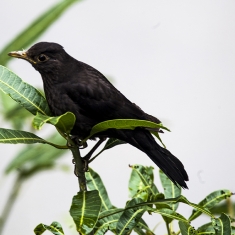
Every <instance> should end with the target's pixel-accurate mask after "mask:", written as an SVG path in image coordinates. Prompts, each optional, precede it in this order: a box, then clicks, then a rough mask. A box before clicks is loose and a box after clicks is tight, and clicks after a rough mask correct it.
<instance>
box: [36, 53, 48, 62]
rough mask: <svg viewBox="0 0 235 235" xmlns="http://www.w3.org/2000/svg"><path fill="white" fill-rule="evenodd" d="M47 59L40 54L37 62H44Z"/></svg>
mask: <svg viewBox="0 0 235 235" xmlns="http://www.w3.org/2000/svg"><path fill="white" fill-rule="evenodd" d="M48 59H49V58H48V57H47V56H46V55H44V54H41V55H39V56H38V60H39V61H40V62H44V61H46V60H48Z"/></svg>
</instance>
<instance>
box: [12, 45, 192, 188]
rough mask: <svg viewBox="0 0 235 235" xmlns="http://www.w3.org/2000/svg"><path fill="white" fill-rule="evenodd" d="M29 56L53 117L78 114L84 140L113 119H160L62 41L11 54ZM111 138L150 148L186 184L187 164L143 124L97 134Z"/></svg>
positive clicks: (77, 128)
mask: <svg viewBox="0 0 235 235" xmlns="http://www.w3.org/2000/svg"><path fill="white" fill-rule="evenodd" d="M9 55H10V56H13V57H17V58H21V59H25V60H27V61H29V62H30V63H31V64H32V66H33V67H34V68H35V69H36V70H37V71H38V72H39V73H40V74H41V76H42V80H43V84H44V91H45V95H46V99H47V102H48V105H49V107H50V110H51V112H52V114H53V115H55V116H58V115H62V114H64V113H65V112H68V111H70V112H73V113H74V114H75V116H76V123H75V126H74V128H73V130H72V132H71V134H72V135H75V136H77V137H78V138H79V139H83V138H85V137H87V136H88V135H89V133H90V130H91V128H92V127H93V126H94V125H96V124H97V123H99V122H102V121H106V120H111V119H140V120H148V121H152V122H155V123H160V121H159V120H158V119H157V118H155V117H153V116H151V115H149V114H146V113H145V112H144V111H143V110H141V109H140V108H139V107H138V106H137V105H135V104H134V103H132V102H130V101H129V100H128V99H127V98H126V97H125V96H124V95H123V94H122V93H121V92H120V91H118V90H117V89H116V88H115V87H114V86H113V85H112V84H111V83H110V82H109V81H108V80H107V79H106V77H105V76H104V75H103V74H101V73H100V72H99V71H97V70H96V69H94V68H93V67H91V66H89V65H87V64H85V63H83V62H80V61H77V60H76V59H74V58H73V57H71V56H70V55H69V54H67V53H66V52H65V50H64V49H63V47H62V46H61V45H59V44H57V43H48V42H40V43H37V44H35V45H34V46H32V47H31V48H30V49H29V50H28V51H18V52H11V53H9ZM102 136H108V137H113V138H117V139H120V140H123V141H125V142H127V143H129V144H131V145H133V146H135V147H136V148H138V149H140V150H141V151H143V152H145V153H146V154H147V155H148V156H149V157H150V158H151V160H152V161H153V162H154V163H155V164H156V165H158V166H159V168H161V169H162V171H163V172H164V173H165V174H166V175H167V176H168V177H169V178H170V179H171V180H172V181H173V182H174V183H175V184H178V185H180V186H181V187H183V188H187V185H186V183H185V181H187V180H188V175H187V173H186V171H185V169H184V166H183V164H182V163H181V162H180V161H179V160H178V159H177V158H176V157H175V156H174V155H172V154H171V153H170V152H169V151H168V150H167V149H165V148H162V147H161V146H159V145H158V143H157V142H156V141H155V139H154V138H153V136H152V135H151V134H150V132H149V131H148V130H146V129H144V128H136V129H135V130H115V129H110V130H108V131H106V132H105V133H101V134H98V135H97V137H102Z"/></svg>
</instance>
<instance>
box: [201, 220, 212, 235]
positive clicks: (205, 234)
mask: <svg viewBox="0 0 235 235" xmlns="http://www.w3.org/2000/svg"><path fill="white" fill-rule="evenodd" d="M197 234H198V235H210V234H215V230H214V227H213V225H212V223H207V224H204V225H202V226H200V227H199V228H198V229H197Z"/></svg>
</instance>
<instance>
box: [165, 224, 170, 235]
mask: <svg viewBox="0 0 235 235" xmlns="http://www.w3.org/2000/svg"><path fill="white" fill-rule="evenodd" d="M166 229H167V234H168V235H171V230H170V228H169V224H168V223H167V222H166Z"/></svg>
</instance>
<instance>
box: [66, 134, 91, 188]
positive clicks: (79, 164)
mask: <svg viewBox="0 0 235 235" xmlns="http://www.w3.org/2000/svg"><path fill="white" fill-rule="evenodd" d="M68 144H69V149H70V150H71V152H72V154H73V159H74V162H75V175H76V176H77V177H78V184H79V188H80V192H85V191H87V186H86V177H85V170H84V168H85V167H84V163H83V161H82V158H81V155H80V151H79V148H78V146H77V145H76V144H75V143H74V142H73V140H72V139H71V138H70V137H69V136H68Z"/></svg>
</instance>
